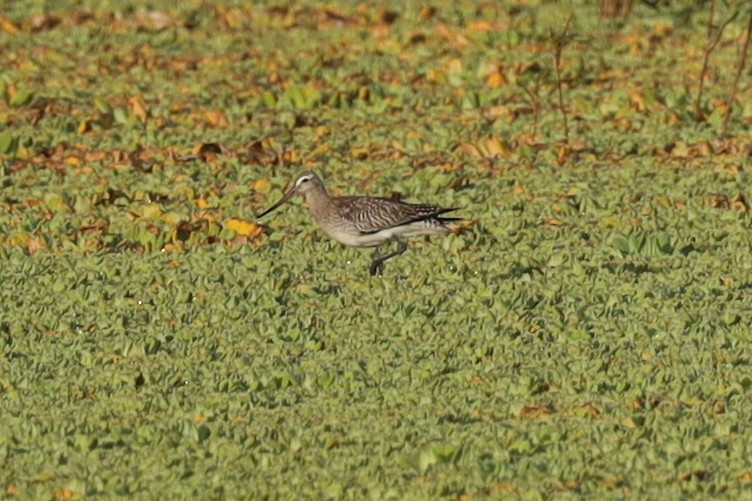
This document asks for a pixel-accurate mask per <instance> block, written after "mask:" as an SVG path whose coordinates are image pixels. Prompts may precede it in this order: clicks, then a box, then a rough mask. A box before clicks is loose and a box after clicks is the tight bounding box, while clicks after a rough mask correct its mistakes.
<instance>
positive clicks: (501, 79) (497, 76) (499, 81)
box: [486, 71, 507, 89]
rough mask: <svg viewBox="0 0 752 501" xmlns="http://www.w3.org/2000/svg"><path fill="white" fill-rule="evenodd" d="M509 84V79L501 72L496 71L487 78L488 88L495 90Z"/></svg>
mask: <svg viewBox="0 0 752 501" xmlns="http://www.w3.org/2000/svg"><path fill="white" fill-rule="evenodd" d="M505 83H507V77H506V76H504V73H502V72H501V71H494V72H493V73H489V74H488V75H487V76H486V87H490V88H492V89H495V88H497V87H501V86H502V85H504V84H505Z"/></svg>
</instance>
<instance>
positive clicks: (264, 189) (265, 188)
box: [252, 179, 272, 194]
mask: <svg viewBox="0 0 752 501" xmlns="http://www.w3.org/2000/svg"><path fill="white" fill-rule="evenodd" d="M252 187H253V190H254V191H258V192H259V193H264V194H266V193H269V191H270V190H271V189H272V183H270V182H269V180H268V179H259V180H257V181H254V183H253V185H252Z"/></svg>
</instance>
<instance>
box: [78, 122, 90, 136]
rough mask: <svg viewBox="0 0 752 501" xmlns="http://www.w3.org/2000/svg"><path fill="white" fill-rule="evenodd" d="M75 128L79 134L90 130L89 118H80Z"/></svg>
mask: <svg viewBox="0 0 752 501" xmlns="http://www.w3.org/2000/svg"><path fill="white" fill-rule="evenodd" d="M76 130H77V132H78V133H79V134H86V133H87V132H89V131H91V119H88V118H85V119H83V120H81V122H79V124H78V128H77V129H76Z"/></svg>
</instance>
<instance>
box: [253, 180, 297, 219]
mask: <svg viewBox="0 0 752 501" xmlns="http://www.w3.org/2000/svg"><path fill="white" fill-rule="evenodd" d="M293 196H295V188H294V187H293V188H292V189H291V190H290V191H288V192H287V193H285V196H283V197H282V198H280V199H279V201H278V202H277V203H276V204H274V205H272V206H271V207H269V208H268V209H266V210H265V211H264V212H262V213H261V214H259V215H258V216H256V217H257V218H259V219H260V218H262V217H264V216H266V215H267V214H269V213H270V212H271V211H273V210H274V209H276V208H277V207H279V206H280V205H282V204H284V203H285V202H287V201H289V200H290V199H291V198H292V197H293Z"/></svg>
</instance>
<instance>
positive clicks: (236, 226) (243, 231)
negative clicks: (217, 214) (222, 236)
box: [225, 218, 259, 237]
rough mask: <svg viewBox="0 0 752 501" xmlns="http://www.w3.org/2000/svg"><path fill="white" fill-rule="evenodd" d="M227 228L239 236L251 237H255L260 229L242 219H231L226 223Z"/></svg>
mask: <svg viewBox="0 0 752 501" xmlns="http://www.w3.org/2000/svg"><path fill="white" fill-rule="evenodd" d="M225 228H227V229H228V230H232V231H234V232H235V233H237V234H238V235H243V236H246V237H249V236H251V235H253V234H254V233H255V232H256V231H257V230H258V228H259V226H258V225H257V224H255V223H252V222H250V221H244V220H242V219H234V218H233V219H229V220H228V221H227V223H225Z"/></svg>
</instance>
